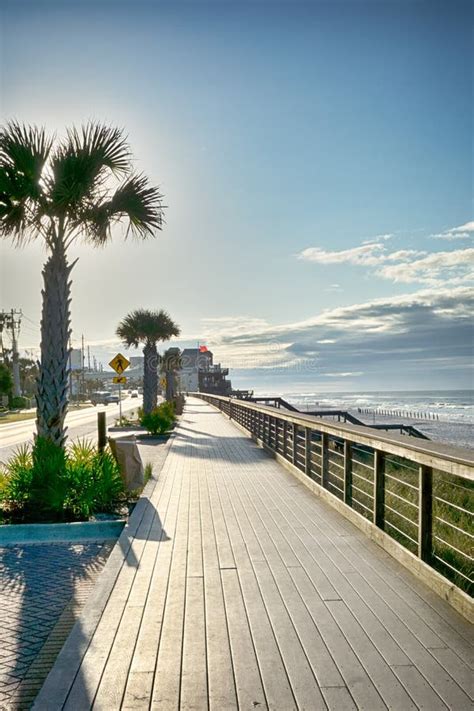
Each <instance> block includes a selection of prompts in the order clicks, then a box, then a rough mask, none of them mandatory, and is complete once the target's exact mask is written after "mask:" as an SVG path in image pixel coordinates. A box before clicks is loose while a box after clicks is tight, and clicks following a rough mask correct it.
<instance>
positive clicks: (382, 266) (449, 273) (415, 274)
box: [297, 222, 474, 284]
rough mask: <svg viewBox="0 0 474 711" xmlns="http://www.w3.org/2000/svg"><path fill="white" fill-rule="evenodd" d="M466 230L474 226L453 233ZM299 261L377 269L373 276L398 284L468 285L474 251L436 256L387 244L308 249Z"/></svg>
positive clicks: (461, 251)
mask: <svg viewBox="0 0 474 711" xmlns="http://www.w3.org/2000/svg"><path fill="white" fill-rule="evenodd" d="M465 229H470V230H471V229H472V230H474V222H468V223H466V224H465V225H461V226H460V227H455V228H453V229H452V230H450V232H451V233H453V234H454V233H456V234H462V232H460V231H461V230H465ZM456 231H459V232H456ZM386 236H387V235H386ZM297 257H298V259H301V260H305V261H309V262H314V263H317V264H354V265H357V266H364V267H377V269H376V270H375V271H374V272H373V273H374V274H375V275H376V276H379V277H382V278H384V279H390V280H391V281H394V282H402V283H412V282H419V283H421V284H435V283H440V284H442V283H443V280H444V279H447V278H449V279H450V280H451V283H452V284H462V283H465V282H466V281H467V280H468V279H469V278H470V271H469V269H470V267H471V265H472V264H473V250H472V249H470V248H465V249H458V250H453V251H451V252H433V253H428V252H424V251H419V250H415V249H399V250H397V251H394V252H389V251H388V250H387V247H386V246H385V244H383V242H370V243H365V244H362V245H361V246H359V247H353V248H351V249H344V250H340V251H330V250H324V249H321V248H320V247H308V248H307V249H304V250H303V251H302V252H300V253H299V254H298V255H297Z"/></svg>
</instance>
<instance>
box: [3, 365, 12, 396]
mask: <svg viewBox="0 0 474 711" xmlns="http://www.w3.org/2000/svg"><path fill="white" fill-rule="evenodd" d="M12 390H13V377H12V374H11V372H10V368H9V367H8V365H6V364H5V363H0V395H1V396H2V397H3V396H4V395H6V396H8V397H10V396H11V392H12Z"/></svg>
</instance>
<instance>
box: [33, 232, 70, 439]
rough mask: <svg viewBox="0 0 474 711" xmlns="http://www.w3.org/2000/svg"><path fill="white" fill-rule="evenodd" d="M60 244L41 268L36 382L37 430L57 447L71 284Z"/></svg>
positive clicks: (63, 410) (64, 391)
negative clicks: (41, 305) (38, 349)
mask: <svg viewBox="0 0 474 711" xmlns="http://www.w3.org/2000/svg"><path fill="white" fill-rule="evenodd" d="M73 266H74V263H73V264H71V265H69V264H68V261H67V257H66V253H65V250H64V245H63V243H62V241H61V240H58V242H57V243H56V244H55V245H54V247H53V249H52V253H51V256H50V257H49V259H48V261H47V262H46V264H45V265H44V268H43V281H44V289H43V290H42V292H41V293H42V297H43V310H42V316H41V362H40V363H39V375H38V379H37V385H38V390H37V395H36V406H37V411H36V416H37V420H36V428H37V434H38V437H45V438H46V439H49V440H51V441H52V442H54V443H55V444H57V445H58V446H60V447H64V444H65V441H66V429H67V428H66V427H65V426H64V418H65V417H66V413H67V406H68V378H69V337H70V335H71V331H70V311H69V305H70V303H71V297H70V292H71V282H70V281H69V274H70V273H71V269H72V268H73Z"/></svg>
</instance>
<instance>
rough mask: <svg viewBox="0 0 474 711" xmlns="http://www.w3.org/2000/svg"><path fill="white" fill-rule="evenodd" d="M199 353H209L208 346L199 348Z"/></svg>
mask: <svg viewBox="0 0 474 711" xmlns="http://www.w3.org/2000/svg"><path fill="white" fill-rule="evenodd" d="M199 353H207V346H199Z"/></svg>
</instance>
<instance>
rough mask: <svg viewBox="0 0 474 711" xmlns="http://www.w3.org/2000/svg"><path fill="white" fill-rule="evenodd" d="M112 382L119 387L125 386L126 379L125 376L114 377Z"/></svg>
mask: <svg viewBox="0 0 474 711" xmlns="http://www.w3.org/2000/svg"><path fill="white" fill-rule="evenodd" d="M112 382H114V383H118V384H119V385H125V383H126V382H127V378H126V377H125V375H116V376H115V377H114V378H112Z"/></svg>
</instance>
